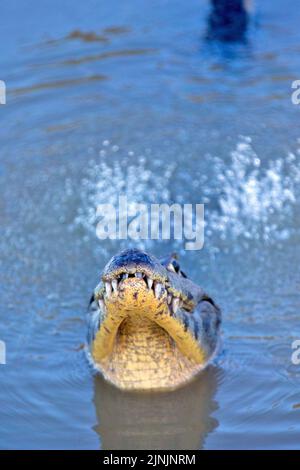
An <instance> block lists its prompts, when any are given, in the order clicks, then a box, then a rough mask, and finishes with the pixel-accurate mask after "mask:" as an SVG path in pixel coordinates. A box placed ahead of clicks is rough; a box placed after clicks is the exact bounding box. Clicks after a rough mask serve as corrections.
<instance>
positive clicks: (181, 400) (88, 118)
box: [0, 0, 300, 449]
mask: <svg viewBox="0 0 300 470" xmlns="http://www.w3.org/2000/svg"><path fill="white" fill-rule="evenodd" d="M2 3H3V5H2V10H1V11H2V13H1V28H0V42H1V45H2V53H1V57H0V66H1V67H0V71H1V72H0V74H1V76H0V79H2V80H5V81H6V84H7V90H8V94H7V104H6V105H5V106H1V107H0V118H1V126H0V142H1V146H0V188H1V199H0V220H1V237H0V263H1V264H0V294H1V304H0V339H1V340H3V341H5V342H6V345H7V364H6V365H5V366H4V365H1V366H0V384H1V387H0V399H1V409H0V416H1V417H0V421H1V429H0V447H1V448H9V449H17V448H22V449H24V448H25V449H31V448H43V449H45V448H47V449H48V448H50V449H53V448H56V449H57V448H64V449H78V448H82V449H99V448H100V449H112V448H145V447H148V448H175V449H176V448H177V449H182V448H190V449H200V448H205V449H212V448H217V449H228V448H299V442H300V393H299V384H300V366H296V365H293V364H292V362H291V353H292V349H291V343H292V341H293V340H295V339H300V326H299V307H300V292H299V287H300V274H299V264H300V251H299V228H300V227H299V225H300V220H299V196H300V194H299V193H300V189H299V188H300V186H299V183H300V161H299V158H300V140H299V138H300V135H299V126H298V123H299V109H298V108H297V106H295V105H292V103H291V99H290V95H291V83H292V81H293V80H296V79H299V78H300V77H299V70H300V54H299V50H300V49H299V47H300V46H299V44H300V42H299V39H300V32H299V12H298V11H296V10H297V9H298V7H297V6H295V2H293V1H292V0H287V1H286V2H284V4H283V2H280V1H279V0H276V1H274V0H266V1H264V2H257V3H259V5H257V9H256V12H255V13H254V14H253V17H252V21H251V26H250V30H249V33H248V40H247V41H246V42H245V43H243V44H234V45H228V44H227V45H221V44H212V43H208V42H207V41H206V40H205V31H206V28H207V22H206V19H207V14H208V11H209V4H208V3H207V2H206V1H200V2H199V1H195V0H191V1H190V2H188V4H187V2H183V1H179V0H177V1H172V2H171V1H168V0H164V1H161V0H160V1H157V0H153V1H151V2H146V1H143V2H138V1H135V0H134V1H132V2H130V4H129V3H128V2H121V1H119V0H112V1H110V2H99V1H96V0H86V1H85V2H79V1H78V2H75V4H76V5H74V2H73V1H68V0H63V1H61V0H60V1H58V0H52V1H45V2H38V1H37V0H30V1H27V2H19V1H16V0H10V1H3V2H2ZM119 194H126V195H127V196H128V199H129V200H132V201H136V202H147V203H151V202H156V203H157V202H158V203H159V202H179V203H205V216H206V222H207V225H206V231H205V246H204V249H203V250H201V251H199V252H185V250H184V249H183V248H184V247H183V244H181V243H179V242H173V241H170V242H154V241H152V242H151V241H149V242H148V241H145V242H141V243H139V244H138V246H142V247H144V248H145V249H147V250H149V251H151V252H153V253H154V254H156V255H161V254H164V253H169V252H172V251H174V250H177V251H178V252H179V253H180V255H181V262H182V265H183V266H184V270H185V271H186V272H187V273H188V274H189V275H190V276H191V277H192V278H193V279H194V280H195V281H197V282H199V283H200V284H201V285H203V286H204V287H205V289H206V290H208V291H209V292H210V293H211V295H212V296H213V297H214V298H215V299H216V300H217V302H218V303H219V304H220V306H221V307H222V310H223V341H224V348H223V352H222V354H221V355H220V356H219V357H218V358H217V360H216V362H215V363H214V364H213V365H211V366H210V367H209V368H208V369H207V370H206V371H205V372H204V373H203V374H202V375H201V376H200V377H199V378H198V380H196V381H195V382H194V383H192V384H190V385H189V386H188V387H185V388H184V389H181V390H178V391H176V392H174V393H171V394H169V393H167V394H164V395H157V394H141V395H140V394H137V395H136V394H127V393H124V392H120V391H118V390H116V389H114V388H112V387H111V386H109V385H108V384H106V383H104V382H103V380H102V379H101V378H99V377H94V376H93V375H92V373H91V371H90V369H89V367H88V365H87V362H86V359H85V357H84V353H83V349H82V345H83V343H84V341H85V334H86V325H85V311H86V306H87V303H88V299H89V296H90V293H91V291H92V289H93V288H94V286H95V285H96V283H97V282H98V279H99V274H100V272H101V268H102V267H103V265H104V263H106V261H107V260H108V259H109V258H110V257H111V256H112V255H113V254H114V253H115V252H117V251H118V250H119V249H120V248H123V247H125V246H126V243H125V242H124V241H122V242H117V241H105V242H103V241H102V242H100V241H99V240H98V239H97V238H96V236H95V226H96V222H97V219H96V218H95V209H96V206H97V204H99V203H102V202H105V203H106V202H112V203H114V202H116V201H117V198H118V195H119ZM131 245H133V243H132V242H131Z"/></svg>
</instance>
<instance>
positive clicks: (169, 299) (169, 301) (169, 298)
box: [168, 294, 172, 305]
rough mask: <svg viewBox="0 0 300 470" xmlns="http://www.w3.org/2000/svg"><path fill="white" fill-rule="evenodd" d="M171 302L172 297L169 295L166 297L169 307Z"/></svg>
mask: <svg viewBox="0 0 300 470" xmlns="http://www.w3.org/2000/svg"><path fill="white" fill-rule="evenodd" d="M171 302H172V295H171V294H169V295H168V304H169V305H170V303H171Z"/></svg>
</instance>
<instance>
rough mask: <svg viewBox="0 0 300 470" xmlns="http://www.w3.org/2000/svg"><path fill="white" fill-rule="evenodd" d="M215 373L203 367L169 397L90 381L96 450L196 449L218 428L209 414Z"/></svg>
mask: <svg viewBox="0 0 300 470" xmlns="http://www.w3.org/2000/svg"><path fill="white" fill-rule="evenodd" d="M217 375H218V369H217V368H215V367H212V366H210V367H208V368H207V369H206V370H205V371H204V372H203V373H202V374H200V376H199V377H198V378H197V379H196V380H195V381H194V382H192V383H190V384H188V385H187V386H185V387H183V388H180V389H178V390H175V391H172V392H161V393H158V392H153V393H149V392H147V393H146V392H144V393H135V392H124V391H121V390H118V389H117V388H115V387H113V386H111V385H110V384H108V383H107V382H105V381H104V380H103V379H102V378H101V377H99V376H97V377H95V382H94V403H95V406H96V413H97V420H98V424H97V425H96V426H95V430H96V431H97V433H98V434H99V437H100V440H101V447H102V449H106V450H112V449H178V450H180V449H201V448H202V447H203V445H204V441H205V438H206V436H207V435H208V434H209V433H210V432H212V431H213V430H214V429H216V428H217V427H218V424H219V423H218V421H217V420H216V419H215V418H212V417H211V413H212V412H213V411H215V410H216V409H217V408H218V405H217V403H216V401H215V400H214V395H215V392H216V389H217V380H218V378H217Z"/></svg>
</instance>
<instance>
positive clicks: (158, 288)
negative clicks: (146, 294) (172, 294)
mask: <svg viewBox="0 0 300 470" xmlns="http://www.w3.org/2000/svg"><path fill="white" fill-rule="evenodd" d="M162 287H163V286H162V284H160V283H159V282H156V283H155V287H154V293H155V297H156V298H157V299H158V298H159V297H160V294H161V291H162Z"/></svg>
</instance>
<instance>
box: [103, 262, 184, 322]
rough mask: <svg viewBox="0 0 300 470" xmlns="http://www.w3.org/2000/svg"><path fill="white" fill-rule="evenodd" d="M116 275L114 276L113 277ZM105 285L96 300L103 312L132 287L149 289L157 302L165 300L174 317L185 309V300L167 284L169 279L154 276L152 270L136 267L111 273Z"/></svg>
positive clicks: (104, 281)
mask: <svg viewBox="0 0 300 470" xmlns="http://www.w3.org/2000/svg"><path fill="white" fill-rule="evenodd" d="M113 274H114V275H113ZM102 281H103V285H102V287H101V288H100V289H99V290H98V292H97V293H96V296H95V297H96V300H97V301H98V305H99V307H100V308H101V310H102V311H104V312H105V311H106V304H107V303H108V302H109V301H113V300H114V299H116V298H118V296H119V295H120V293H121V292H122V291H124V290H125V289H126V286H130V285H131V286H132V284H134V289H136V290H138V289H141V288H143V289H148V291H149V294H150V293H151V295H153V296H154V297H155V298H156V299H157V300H163V301H164V302H165V303H166V304H167V305H168V307H169V312H170V314H171V315H174V314H175V313H176V312H177V310H178V309H179V308H182V307H183V304H184V299H183V297H182V296H181V294H180V293H179V292H174V291H173V290H172V289H171V288H170V286H169V285H168V283H167V279H164V278H163V277H161V276H159V275H157V274H156V275H153V273H152V272H151V270H149V269H148V270H147V269H142V270H141V269H140V270H137V268H135V267H131V268H127V269H126V271H125V270H124V269H122V270H120V271H119V272H115V273H110V275H109V276H108V275H105V276H103V277H102Z"/></svg>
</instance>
